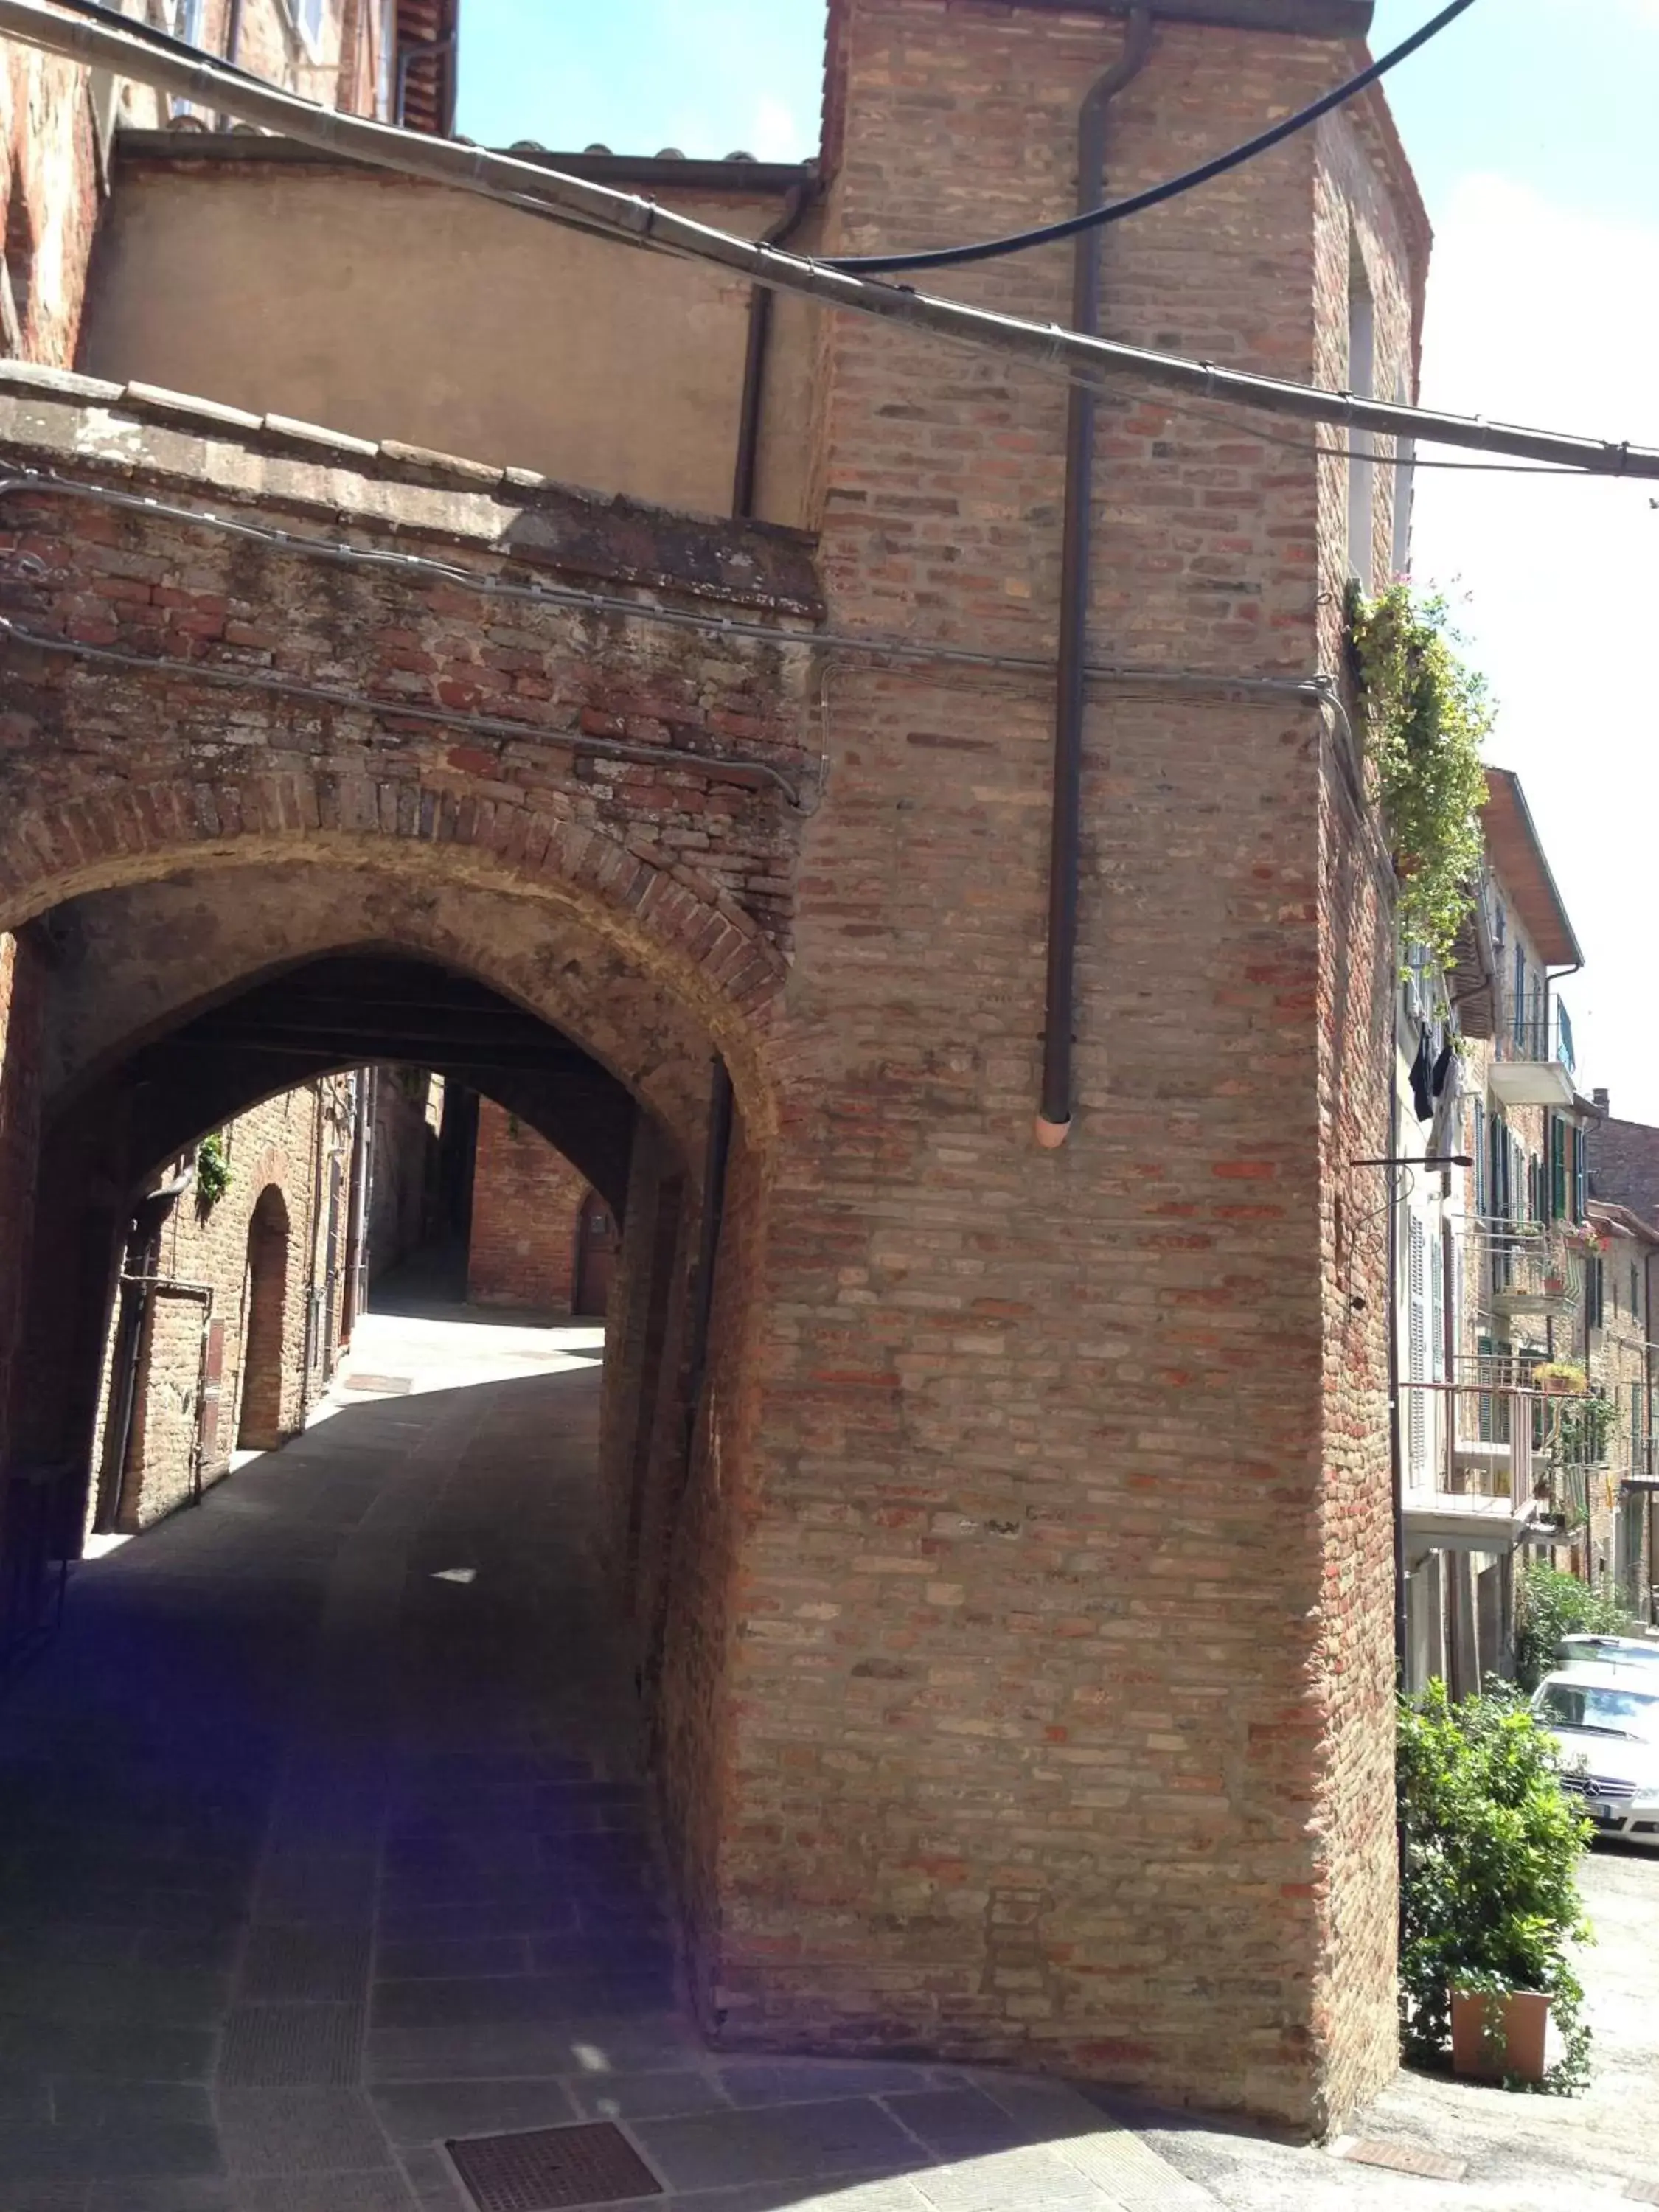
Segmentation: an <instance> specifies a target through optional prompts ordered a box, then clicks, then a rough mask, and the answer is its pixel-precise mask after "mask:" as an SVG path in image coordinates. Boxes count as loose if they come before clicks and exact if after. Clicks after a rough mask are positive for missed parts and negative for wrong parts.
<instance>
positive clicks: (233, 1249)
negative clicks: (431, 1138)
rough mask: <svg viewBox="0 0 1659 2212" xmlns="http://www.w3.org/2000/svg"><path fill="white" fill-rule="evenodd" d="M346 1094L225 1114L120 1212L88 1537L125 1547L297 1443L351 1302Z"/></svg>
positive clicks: (349, 1082)
mask: <svg viewBox="0 0 1659 2212" xmlns="http://www.w3.org/2000/svg"><path fill="white" fill-rule="evenodd" d="M359 1081H360V1079H359V1078H357V1077H356V1076H340V1077H335V1078H332V1079H329V1080H327V1081H325V1082H323V1083H319V1084H315V1085H307V1087H305V1088H304V1089H301V1090H295V1091H285V1092H283V1093H282V1094H281V1095H279V1096H278V1097H275V1098H271V1099H268V1100H266V1101H265V1102H264V1103H263V1104H261V1105H258V1106H256V1107H255V1108H253V1109H252V1111H251V1112H249V1113H246V1114H243V1115H237V1116H236V1117H235V1119H234V1120H233V1121H229V1122H228V1123H227V1124H226V1125H225V1127H223V1128H222V1129H219V1130H215V1131H213V1132H211V1133H210V1135H209V1137H208V1138H207V1139H204V1146H205V1149H204V1148H202V1147H197V1149H196V1152H195V1153H194V1155H193V1156H192V1155H191V1154H190V1153H186V1154H184V1155H181V1156H180V1158H179V1159H177V1160H175V1161H173V1162H172V1163H170V1164H169V1166H168V1169H167V1171H166V1172H165V1174H164V1175H163V1176H162V1177H161V1181H160V1182H158V1184H157V1185H156V1187H155V1190H154V1191H152V1192H149V1193H146V1194H144V1196H143V1199H142V1200H141V1201H140V1204H139V1206H138V1209H137V1213H136V1214H135V1216H134V1218H133V1221H132V1225H131V1230H130V1231H129V1233H128V1236H127V1237H126V1239H125V1249H124V1251H123V1254H122V1262H121V1273H120V1277H119V1281H118V1293H117V1297H116V1299H115V1302H114V1310H113V1311H112V1316H111V1320H110V1328H109V1334H108V1339H107V1341H106V1350H105V1355H104V1363H103V1367H104V1376H105V1382H104V1389H103V1391H102V1394H101V1398H100V1410H99V1418H98V1425H97V1429H96V1432H95V1436H94V1444H93V1461H94V1468H95V1469H96V1481H95V1484H94V1486H93V1489H92V1491H91V1492H90V1494H89V1497H88V1510H89V1518H90V1523H91V1526H92V1528H94V1530H96V1531H98V1532H100V1533H106V1532H119V1533H121V1534H133V1533H136V1532H137V1530H139V1529H142V1528H149V1526H150V1525H151V1524H152V1523H153V1522H156V1521H158V1520H161V1519H162V1518H163V1517H165V1516H166V1515H167V1514H169V1513H171V1512H173V1511H174V1510H177V1508H178V1507H179V1506H180V1505H183V1504H190V1503H191V1502H192V1501H193V1500H194V1499H196V1498H199V1497H200V1496H201V1495H202V1493H203V1492H204V1490H205V1489H207V1488H208V1487H210V1486H211V1485H212V1484H213V1483H215V1482H217V1481H219V1480H221V1479H222V1477H223V1476H224V1475H226V1474H228V1473H229V1471H230V1468H231V1464H232V1458H233V1455H234V1453H235V1452H237V1451H239V1450H240V1451H266V1450H270V1449H274V1448H275V1447H276V1446H277V1445H280V1444H282V1443H285V1442H286V1441H287V1439H288V1438H289V1437H291V1436H294V1435H295V1434H297V1433H298V1431H300V1430H301V1428H303V1426H304V1425H305V1418H306V1414H307V1410H308V1409H309V1408H310V1407H311V1406H312V1405H313V1404H314V1403H315V1402H316V1401H317V1400H318V1399H319V1397H320V1396H321V1395H322V1393H323V1392H324V1390H325V1389H326V1388H327V1387H328V1384H329V1382H330V1380H331V1377H332V1376H333V1373H334V1370H335V1366H336V1364H337V1358H338V1355H339V1352H340V1350H341V1348H342V1345H343V1339H344V1337H345V1336H346V1335H347V1334H349V1327H350V1322H351V1317H352V1313H351V1306H352V1301H351V1298H350V1296H349V1280H350V1276H351V1273H352V1268H353V1264H354V1261H353V1252H354V1244H355V1243H356V1242H358V1241H360V1236H361V1232H360V1231H358V1232H356V1233H354V1225H353V1220H352V1211H353V1188H354V1169H355V1168H356V1166H357V1165H358V1161H357V1146H358V1142H359V1139H358V1134H357V1131H358V1120H357V1115H358V1101H359V1095H360V1094H359Z"/></svg>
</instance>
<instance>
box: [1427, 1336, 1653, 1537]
mask: <svg viewBox="0 0 1659 2212" xmlns="http://www.w3.org/2000/svg"><path fill="white" fill-rule="evenodd" d="M1529 1374H1530V1364H1529V1363H1527V1362H1525V1361H1520V1360H1516V1359H1513V1358H1509V1357H1507V1356H1504V1357H1501V1358H1499V1357H1487V1356H1485V1355H1483V1356H1482V1357H1480V1358H1478V1359H1460V1360H1459V1361H1458V1362H1457V1379H1456V1380H1455V1381H1454V1382H1450V1383H1402V1384H1401V1400H1402V1406H1401V1410H1402V1417H1403V1426H1404V1430H1405V1439H1404V1441H1405V1445H1406V1474H1407V1494H1406V1499H1405V1504H1406V1511H1407V1524H1408V1530H1410V1531H1412V1532H1413V1534H1414V1541H1415V1544H1416V1546H1417V1547H1418V1548H1419V1549H1421V1548H1424V1547H1427V1548H1447V1547H1449V1548H1451V1549H1454V1550H1464V1551H1486V1552H1498V1551H1502V1550H1503V1549H1504V1548H1505V1547H1506V1546H1508V1545H1510V1544H1514V1543H1518V1542H1521V1541H1524V1540H1525V1539H1526V1538H1528V1536H1530V1537H1531V1538H1532V1539H1533V1540H1534V1541H1536V1540H1537V1539H1538V1538H1539V1536H1540V1535H1543V1536H1546V1537H1547V1536H1548V1535H1549V1534H1550V1533H1551V1531H1552V1529H1555V1530H1558V1531H1559V1533H1560V1534H1562V1535H1563V1536H1565V1534H1568V1533H1570V1532H1571V1531H1572V1530H1574V1529H1576V1528H1583V1525H1584V1524H1585V1522H1586V1520H1587V1518H1588V1516H1589V1504H1590V1496H1591V1489H1592V1485H1593V1483H1594V1481H1595V1479H1596V1478H1597V1477H1598V1476H1600V1475H1602V1474H1605V1473H1606V1471H1607V1465H1608V1462H1609V1460H1610V1459H1611V1458H1613V1457H1615V1456H1618V1455H1619V1454H1620V1451H1621V1449H1622V1446H1621V1445H1620V1443H1619V1442H1618V1441H1617V1440H1615V1439H1614V1438H1613V1437H1612V1435H1611V1433H1610V1423H1609V1420H1608V1419H1607V1415H1608V1414H1609V1413H1611V1410H1612V1409H1611V1405H1610V1401H1607V1400H1605V1399H1597V1398H1595V1396H1593V1395H1592V1394H1591V1393H1590V1392H1589V1391H1584V1390H1579V1391H1568V1392H1563V1391H1560V1390H1558V1389H1534V1387H1532V1385H1531V1383H1530V1381H1529V1379H1528V1378H1529Z"/></svg>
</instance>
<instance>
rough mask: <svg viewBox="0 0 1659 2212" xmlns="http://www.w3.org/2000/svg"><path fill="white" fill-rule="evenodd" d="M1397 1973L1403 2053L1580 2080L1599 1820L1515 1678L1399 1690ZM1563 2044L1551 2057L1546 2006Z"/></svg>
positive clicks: (1557, 2082)
mask: <svg viewBox="0 0 1659 2212" xmlns="http://www.w3.org/2000/svg"><path fill="white" fill-rule="evenodd" d="M1398 1766H1399V1783H1400V1810H1401V1820H1402V1823H1403V1825H1404V1828H1405V1837H1406V1850H1405V1861H1404V1890H1403V1894H1402V1899H1401V1961H1400V1970H1401V1995H1402V2000H1403V2005H1404V2014H1405V2037H1406V2046H1407V2052H1408V2054H1409V2055H1410V2056H1413V2057H1416V2058H1418V2059H1419V2060H1422V2059H1428V2060H1431V2062H1434V2063H1440V2062H1442V2061H1443V2057H1444V2055H1445V2052H1446V2049H1447V2046H1448V2045H1450V2047H1451V2055H1452V2063H1453V2066H1454V2068H1455V2069H1456V2070H1457V2071H1458V2072H1460V2073H1464V2072H1468V2073H1471V2074H1474V2075H1477V2076H1480V2077H1484V2078H1486V2079H1489V2080H1502V2081H1505V2082H1509V2083H1513V2084H1517V2085H1519V2084H1522V2083H1529V2084H1535V2083H1544V2084H1546V2085H1547V2086H1548V2087H1553V2088H1562V2089H1565V2088H1571V2087H1577V2085H1578V2084H1579V2083H1581V2082H1582V2081H1583V2079H1584V2077H1585V2074H1586V2071H1587V2066H1588V2058H1589V2028H1588V2027H1586V2026H1585V2025H1584V2023H1583V2019H1582V2017H1581V2007H1582V2004H1583V1989H1582V1988H1581V1986H1580V1984H1579V1982H1578V1979H1577V1976H1576V1975H1575V1974H1574V1972H1573V1971H1572V1965H1571V1958H1570V1955H1569V1946H1570V1945H1571V1942H1574V1941H1575V1940H1576V1939H1579V1938H1582V1937H1583V1936H1585V1935H1587V1933H1588V1930H1587V1929H1586V1927H1585V1925H1584V1920H1583V1911H1582V1908H1581V1906H1580V1903H1579V1897H1578V1886H1577V1869H1578V1863H1579V1860H1580V1858H1581V1857H1583V1851H1584V1848H1585V1844H1586V1843H1587V1841H1588V1839H1589V1832H1590V1831H1589V1822H1588V1821H1587V1820H1584V1819H1583V1816H1582V1814H1579V1813H1578V1812H1577V1810H1576V1809H1575V1808H1574V1807H1573V1805H1572V1803H1571V1801H1570V1800H1569V1798H1568V1797H1567V1795H1566V1793H1565V1791H1564V1790H1563V1789H1562V1787H1561V1784H1560V1780H1559V1771H1558V1767H1557V1762H1556V1754H1555V1747H1554V1744H1553V1741H1552V1739H1551V1737H1550V1736H1549V1735H1548V1734H1547V1732H1546V1731H1545V1730H1544V1729H1541V1727H1540V1726H1539V1725H1538V1723H1537V1722H1536V1721H1534V1718H1533V1717H1532V1715H1531V1713H1530V1712H1529V1711H1528V1709H1527V1707H1526V1705H1524V1704H1523V1703H1522V1701H1521V1699H1519V1697H1518V1696H1517V1695H1516V1693H1515V1692H1512V1691H1504V1692H1498V1693H1496V1694H1492V1695H1489V1696H1486V1697H1481V1698H1470V1699H1464V1700H1463V1701H1462V1703H1461V1704H1459V1705H1453V1703H1452V1702H1451V1700H1450V1699H1449V1697H1448V1695H1447V1692H1446V1688H1445V1685H1444V1684H1443V1683H1441V1682H1431V1684H1430V1686H1429V1687H1428V1689H1427V1690H1426V1691H1425V1692H1424V1693H1423V1694H1422V1696H1421V1697H1420V1698H1418V1699H1410V1700H1407V1701H1404V1702H1402V1705H1401V1715H1400V1741H1399V1760H1398ZM1551 2021H1553V2023H1554V2026H1555V2027H1556V2029H1557V2031H1558V2033H1559V2036H1560V2039H1561V2046H1562V2055H1561V2057H1560V2058H1559V2060H1558V2061H1557V2062H1556V2063H1555V2064H1554V2065H1553V2066H1550V2065H1549V2064H1548V2063H1547V2057H1546V2052H1545V2040H1546V2037H1547V2030H1548V2027H1549V2025H1550V2022H1551Z"/></svg>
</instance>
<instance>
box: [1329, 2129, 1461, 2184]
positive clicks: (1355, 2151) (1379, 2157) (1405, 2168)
mask: <svg viewBox="0 0 1659 2212" xmlns="http://www.w3.org/2000/svg"><path fill="white" fill-rule="evenodd" d="M1341 2155H1342V2156H1343V2157H1344V2158H1346V2159H1351V2160H1352V2161H1353V2163H1354V2164H1355V2165H1356V2166H1383V2167H1384V2168H1385V2169H1386V2170H1387V2171H1388V2172H1389V2173H1414V2174H1416V2175H1417V2176H1418V2177H1419V2179H1421V2180H1424V2181H1461V2180H1462V2179H1463V2176H1464V2175H1465V2174H1466V2173H1467V2172H1468V2161H1467V2160H1463V2159H1461V2158H1448V2157H1447V2156H1446V2155H1445V2154H1444V2152H1443V2151H1437V2150H1429V2149H1427V2148H1425V2146H1424V2145H1422V2144H1420V2143H1409V2142H1386V2141H1384V2140H1383V2139H1382V2138H1380V2137H1378V2136H1361V2137H1360V2139H1359V2141H1358V2142H1351V2143H1350V2144H1349V2145H1348V2146H1347V2148H1346V2150H1344V2151H1343V2152H1342V2154H1341Z"/></svg>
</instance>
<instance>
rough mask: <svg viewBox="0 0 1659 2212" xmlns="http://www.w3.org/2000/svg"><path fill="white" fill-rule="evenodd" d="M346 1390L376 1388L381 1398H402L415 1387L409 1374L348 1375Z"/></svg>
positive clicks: (413, 1379)
mask: <svg viewBox="0 0 1659 2212" xmlns="http://www.w3.org/2000/svg"><path fill="white" fill-rule="evenodd" d="M345 1387H346V1389H348V1390H378V1391H379V1392H380V1395H381V1396H382V1397H383V1398H402V1397H404V1396H405V1395H407V1394H408V1393H409V1392H410V1390H412V1389H414V1388H415V1378H414V1376H411V1375H348V1376H346V1379H345Z"/></svg>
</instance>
